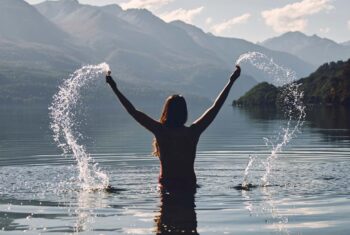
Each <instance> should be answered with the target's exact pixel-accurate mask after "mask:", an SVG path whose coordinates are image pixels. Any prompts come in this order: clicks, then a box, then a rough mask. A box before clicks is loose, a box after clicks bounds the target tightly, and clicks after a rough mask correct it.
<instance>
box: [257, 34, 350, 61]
mask: <svg viewBox="0 0 350 235" xmlns="http://www.w3.org/2000/svg"><path fill="white" fill-rule="evenodd" d="M260 45H262V46H265V47H267V48H270V49H272V50H277V51H284V52H288V53H290V54H292V55H295V56H298V57H299V58H301V59H303V60H305V61H307V62H309V63H311V64H313V65H317V66H319V65H321V64H323V63H326V62H331V61H337V60H347V59H348V58H350V47H347V46H345V45H342V44H338V43H336V42H335V41H332V40H330V39H327V38H321V37H319V36H317V35H312V36H307V35H305V34H303V33H301V32H287V33H284V34H282V35H280V36H278V37H274V38H271V39H267V40H265V41H264V42H262V43H261V44H260Z"/></svg>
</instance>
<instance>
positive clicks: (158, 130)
mask: <svg viewBox="0 0 350 235" xmlns="http://www.w3.org/2000/svg"><path fill="white" fill-rule="evenodd" d="M240 73H241V68H240V67H239V66H238V65H237V66H236V71H235V72H234V73H233V74H232V76H231V77H230V79H229V82H228V83H227V85H226V86H225V87H224V89H223V90H222V91H221V93H220V94H219V96H218V97H217V98H216V100H215V102H214V104H213V105H212V106H211V107H210V108H209V109H208V110H207V111H206V112H204V114H203V115H202V116H201V117H199V118H198V119H197V120H196V121H194V122H193V123H192V124H191V125H190V126H185V123H186V121H187V105H186V101H185V99H184V98H183V97H182V96H181V95H172V96H170V97H169V98H168V99H167V100H166V101H165V104H164V107H163V112H162V115H161V118H160V120H159V121H156V120H154V119H152V118H151V117H149V116H148V115H146V114H145V113H143V112H141V111H139V110H137V109H135V107H134V106H133V105H132V104H131V103H130V101H129V100H128V99H127V98H126V97H125V96H124V95H123V94H122V93H121V91H120V90H119V89H118V87H117V84H116V83H115V81H114V80H113V78H112V77H111V72H110V71H109V72H108V74H107V75H106V82H107V83H108V84H109V85H110V86H111V88H112V89H113V91H114V93H115V94H116V96H117V97H118V98H119V100H120V102H121V103H122V105H123V106H124V107H125V109H126V111H127V112H128V113H129V114H130V115H131V116H132V117H133V118H134V119H135V120H136V121H137V122H138V123H140V124H141V125H142V126H143V127H145V128H146V129H147V130H149V131H150V132H152V133H153V134H154V136H155V140H154V143H153V145H154V155H156V156H158V157H159V160H160V166H161V167H160V174H159V183H160V186H161V187H164V188H168V189H170V188H189V189H193V188H196V186H197V179H196V174H195V172H194V160H195V157H196V148H197V143H198V140H199V137H200V135H201V134H202V133H203V131H204V130H205V129H206V128H207V127H208V126H209V125H210V124H211V123H212V121H213V120H214V118H215V117H216V115H217V114H218V112H219V110H220V109H221V107H222V105H223V104H224V102H225V100H226V98H227V96H228V94H229V92H230V89H231V87H232V85H233V83H234V82H235V81H236V79H237V78H238V77H239V76H240Z"/></svg>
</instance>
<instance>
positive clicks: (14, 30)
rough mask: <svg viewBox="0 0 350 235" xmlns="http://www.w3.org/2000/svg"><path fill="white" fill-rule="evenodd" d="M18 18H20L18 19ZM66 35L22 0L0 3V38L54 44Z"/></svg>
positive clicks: (9, 0) (6, 0) (7, 0)
mask: <svg viewBox="0 0 350 235" xmlns="http://www.w3.org/2000/svg"><path fill="white" fill-rule="evenodd" d="M19 16H20V17H19ZM66 36H67V35H66V34H65V33H64V32H62V31H61V30H59V29H58V28H57V27H56V25H54V24H52V23H51V22H50V21H49V20H47V19H46V18H45V17H44V16H42V15H41V14H40V13H39V12H38V11H37V10H36V9H35V8H34V7H33V6H31V5H30V4H28V3H27V2H25V1H23V0H1V1H0V37H3V38H5V39H10V40H19V41H25V42H40V43H46V44H56V43H60V42H62V38H65V37H66Z"/></svg>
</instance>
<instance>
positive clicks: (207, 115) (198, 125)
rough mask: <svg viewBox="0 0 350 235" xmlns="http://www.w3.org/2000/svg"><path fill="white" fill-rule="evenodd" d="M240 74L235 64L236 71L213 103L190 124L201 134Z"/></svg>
mask: <svg viewBox="0 0 350 235" xmlns="http://www.w3.org/2000/svg"><path fill="white" fill-rule="evenodd" d="M240 74H241V68H240V67H239V66H238V65H236V71H235V72H234V73H233V74H232V76H231V77H230V81H229V82H228V83H227V85H226V86H225V88H224V89H223V90H222V91H221V93H220V94H219V96H218V97H217V98H216V100H215V102H214V104H213V105H212V106H211V107H210V108H209V109H208V110H207V111H205V112H204V114H203V115H202V116H201V117H200V118H198V119H197V120H196V121H194V122H193V124H192V125H191V127H192V128H194V129H195V130H196V131H197V132H198V133H199V134H201V133H202V132H203V131H204V130H205V129H207V127H208V126H209V125H210V124H211V123H212V121H213V120H214V119H215V117H216V115H217V114H218V113H219V111H220V109H221V107H222V105H223V104H224V103H225V100H226V98H227V96H228V94H229V92H230V89H231V87H232V85H233V83H234V82H235V81H236V79H237V78H238V77H239V76H240Z"/></svg>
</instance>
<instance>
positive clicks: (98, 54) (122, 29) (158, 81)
mask: <svg viewBox="0 0 350 235" xmlns="http://www.w3.org/2000/svg"><path fill="white" fill-rule="evenodd" d="M271 40H272V39H271ZM266 43H267V42H266ZM267 44H268V43H267ZM341 46H343V47H347V46H344V45H341ZM268 47H269V46H267V45H265V42H264V43H263V44H261V45H258V44H254V43H251V42H248V41H246V40H243V39H236V38H224V37H216V36H214V35H212V34H210V33H205V32H203V30H201V29H199V28H198V27H195V26H193V25H190V24H186V23H184V22H181V21H174V22H170V23H166V22H164V21H163V20H162V19H160V18H158V17H157V16H155V15H154V14H152V13H151V12H150V11H148V10H145V9H128V10H123V9H122V8H121V7H119V6H118V5H115V4H113V5H107V6H103V7H98V6H90V5H84V4H80V3H79V2H78V1H77V0H59V1H46V2H43V3H40V4H37V5H30V4H28V3H26V2H25V1H24V0H1V1H0V85H1V89H0V90H6V92H1V93H0V101H1V100H6V102H8V101H9V100H11V99H16V100H21V99H28V96H30V97H31V98H30V99H29V100H31V99H33V100H40V99H43V100H49V99H51V98H50V97H51V96H52V94H53V93H54V91H55V89H57V88H56V87H57V85H58V84H59V83H60V82H61V79H62V78H64V77H65V76H67V75H68V74H69V73H71V72H73V71H74V70H75V69H77V68H79V67H81V65H84V64H88V63H93V64H97V63H100V62H103V61H106V62H107V63H109V64H110V66H111V68H112V70H113V71H114V72H113V74H114V75H116V76H117V78H118V81H120V82H122V83H123V84H125V87H133V89H132V90H133V92H130V93H137V92H135V91H137V90H140V89H142V90H143V91H144V90H147V91H148V92H150V93H152V91H153V92H160V91H167V92H169V93H170V92H174V91H175V92H177V93H183V94H191V95H196V96H204V97H206V98H210V99H212V98H214V97H215V96H216V95H217V93H218V92H219V90H220V89H221V88H222V87H223V86H224V84H225V82H226V81H227V78H228V77H229V75H230V73H231V72H232V70H233V69H234V64H235V61H236V59H237V58H238V57H239V55H241V54H243V53H246V52H250V51H258V52H261V53H264V54H266V55H267V56H269V57H271V58H273V59H274V61H275V62H277V63H279V64H281V65H283V66H286V67H289V68H291V69H293V70H294V71H296V73H297V76H298V77H303V76H307V75H308V74H309V73H310V72H312V71H313V70H314V69H315V68H316V66H315V65H316V64H317V62H315V61H311V60H308V61H306V58H302V57H301V56H299V55H295V54H293V53H291V52H288V51H284V50H282V49H283V48H281V50H279V51H278V50H276V49H275V48H268ZM348 57H350V53H349V56H348ZM269 79H270V78H269V77H268V76H267V75H266V74H264V73H262V72H261V71H259V70H257V69H256V68H254V67H253V66H250V65H249V64H245V65H244V68H243V74H242V78H241V79H239V80H238V81H237V83H236V84H235V86H234V88H233V91H232V93H231V94H232V98H237V97H239V96H241V95H243V94H244V93H245V92H246V91H247V90H249V89H250V88H251V87H253V86H254V85H256V84H257V83H258V82H261V81H269V82H270V80H269ZM24 87H26V88H28V89H27V90H25V89H24ZM24 90H25V91H24ZM31 91H35V92H31ZM4 94H6V97H5V98H4V96H5V95H4Z"/></svg>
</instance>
